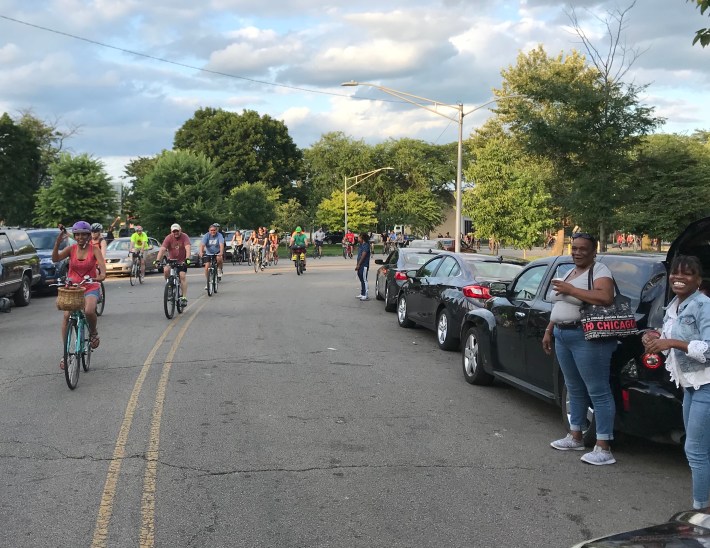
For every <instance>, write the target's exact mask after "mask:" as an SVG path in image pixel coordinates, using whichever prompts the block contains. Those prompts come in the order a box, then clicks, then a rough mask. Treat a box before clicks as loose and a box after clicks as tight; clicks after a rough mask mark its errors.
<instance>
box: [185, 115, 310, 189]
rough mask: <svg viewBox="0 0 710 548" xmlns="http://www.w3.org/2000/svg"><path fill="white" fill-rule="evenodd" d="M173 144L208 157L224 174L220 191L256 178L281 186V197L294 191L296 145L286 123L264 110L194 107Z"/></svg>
mask: <svg viewBox="0 0 710 548" xmlns="http://www.w3.org/2000/svg"><path fill="white" fill-rule="evenodd" d="M174 147H175V148H176V149H189V150H192V151H194V152H200V153H202V154H204V155H205V156H207V157H208V158H211V159H212V160H213V161H214V163H215V165H216V166H217V167H218V168H219V169H220V171H221V172H222V174H223V176H224V179H223V182H222V189H223V191H224V193H225V195H226V194H227V193H228V192H229V191H230V190H231V189H232V188H234V187H236V186H239V185H242V184H244V183H257V182H263V183H265V184H266V185H267V186H268V187H270V188H278V189H281V191H282V194H283V196H284V197H291V195H293V194H295V193H296V187H295V186H294V182H295V181H296V180H297V179H298V177H299V174H300V170H301V161H302V153H301V150H300V149H299V148H298V147H297V146H296V145H295V144H294V142H293V139H291V136H290V135H289V133H288V128H287V127H286V125H285V124H284V123H283V122H281V121H278V120H274V119H273V118H271V117H270V116H268V115H266V114H265V115H263V116H259V114H258V113H257V112H255V111H253V110H244V112H243V113H242V114H237V113H234V112H228V111H225V110H221V109H215V108H203V109H199V110H197V111H196V112H195V114H194V116H193V117H192V118H191V119H190V120H188V121H186V122H185V123H184V124H183V125H182V127H181V128H180V129H178V130H177V132H176V133H175V140H174Z"/></svg>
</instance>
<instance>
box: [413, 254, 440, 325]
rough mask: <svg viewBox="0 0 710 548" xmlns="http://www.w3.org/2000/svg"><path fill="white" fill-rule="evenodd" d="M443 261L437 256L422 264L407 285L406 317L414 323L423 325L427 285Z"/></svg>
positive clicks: (427, 293) (427, 292)
mask: <svg viewBox="0 0 710 548" xmlns="http://www.w3.org/2000/svg"><path fill="white" fill-rule="evenodd" d="M443 260H444V257H441V256H439V257H434V258H433V259H432V260H430V261H428V262H427V263H425V264H423V265H422V266H421V267H420V268H419V270H417V272H416V274H415V275H414V276H413V277H411V278H410V279H409V281H408V283H407V315H408V316H409V319H411V320H412V321H414V322H417V323H425V320H424V311H425V310H426V307H427V304H425V301H426V299H427V298H428V297H429V295H430V292H429V285H430V284H431V282H432V278H433V276H434V273H435V272H436V269H437V268H439V265H440V264H441V262H442V261H443Z"/></svg>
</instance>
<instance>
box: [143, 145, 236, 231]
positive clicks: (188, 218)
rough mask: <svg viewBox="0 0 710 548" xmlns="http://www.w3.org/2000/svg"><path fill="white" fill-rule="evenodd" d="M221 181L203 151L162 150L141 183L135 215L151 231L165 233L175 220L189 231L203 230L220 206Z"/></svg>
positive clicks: (217, 172) (217, 171)
mask: <svg viewBox="0 0 710 548" xmlns="http://www.w3.org/2000/svg"><path fill="white" fill-rule="evenodd" d="M220 182H221V179H220V173H219V170H218V169H217V167H216V166H215V165H214V163H213V162H212V161H211V160H210V159H209V158H207V157H206V156H205V155H204V154H200V153H195V152H191V151H188V150H177V151H165V152H163V153H161V154H160V155H159V156H158V158H157V161H156V162H155V166H154V167H153V169H152V170H151V171H150V172H148V173H147V175H145V178H144V180H143V182H142V184H141V193H140V197H139V199H138V201H137V203H136V208H137V211H136V214H137V217H138V218H139V219H140V220H141V224H142V225H143V227H144V228H146V230H147V231H148V232H149V233H152V234H167V233H168V230H169V229H170V225H171V224H173V223H175V222H177V223H179V224H180V226H181V227H182V229H183V230H184V231H185V232H187V233H188V234H202V233H203V232H204V231H205V230H206V229H207V227H208V226H209V225H210V224H211V223H212V222H214V219H215V218H216V215H217V214H218V210H219V209H220V208H221V206H222V202H223V198H222V194H221V190H220Z"/></svg>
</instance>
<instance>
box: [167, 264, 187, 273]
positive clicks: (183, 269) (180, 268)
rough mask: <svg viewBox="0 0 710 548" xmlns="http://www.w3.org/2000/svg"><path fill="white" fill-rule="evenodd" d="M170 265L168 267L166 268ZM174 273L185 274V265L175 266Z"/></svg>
mask: <svg viewBox="0 0 710 548" xmlns="http://www.w3.org/2000/svg"><path fill="white" fill-rule="evenodd" d="M169 267H170V265H168V268H169ZM168 272H169V271H168ZM175 272H187V265H186V264H185V263H182V264H179V265H176V266H175Z"/></svg>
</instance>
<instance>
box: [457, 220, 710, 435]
mask: <svg viewBox="0 0 710 548" xmlns="http://www.w3.org/2000/svg"><path fill="white" fill-rule="evenodd" d="M709 241H710V218H706V219H703V220H701V221H697V222H695V223H693V224H691V225H689V226H688V227H687V228H686V229H685V230H684V231H683V232H682V233H681V235H680V236H679V237H678V238H677V239H676V240H675V241H674V242H673V243H672V245H671V247H670V249H669V251H668V253H667V255H662V254H633V253H624V254H620V253H615V254H611V253H610V254H599V255H597V259H596V260H597V261H599V262H601V263H604V264H605V265H607V266H608V267H609V269H610V270H611V272H612V274H613V275H614V279H615V280H616V282H617V284H618V286H619V289H620V291H621V293H622V294H623V295H625V296H627V297H629V298H630V299H631V306H632V308H633V310H634V311H635V314H636V322H637V324H638V326H639V328H640V329H644V328H647V327H649V328H650V327H653V328H661V327H662V324H663V313H664V310H663V307H664V306H665V305H666V304H667V303H668V302H669V301H670V299H671V298H672V297H673V293H672V291H671V290H670V289H669V288H668V285H667V278H668V272H667V269H668V266H669V265H670V263H671V262H672V260H673V258H674V257H675V256H676V255H678V254H684V255H695V256H697V257H698V258H699V259H700V261H701V263H702V264H703V267H704V269H705V270H706V272H710V244H709V243H708V242H709ZM558 267H561V269H562V270H564V268H572V267H573V264H572V259H571V257H569V256H562V257H549V258H545V259H539V260H537V261H533V262H532V263H530V264H529V265H528V266H527V268H526V269H525V270H523V272H521V273H520V274H519V275H518V277H517V278H516V279H515V280H514V281H513V282H512V283H510V284H493V285H492V286H491V288H490V294H491V295H492V296H493V297H494V298H492V299H491V300H489V301H488V302H487V303H486V306H485V308H483V309H476V310H472V311H470V312H468V313H467V314H466V317H465V318H464V321H463V323H462V326H461V339H462V342H463V344H462V366H463V373H464V377H465V378H466V380H467V381H468V382H469V383H471V384H482V385H485V384H490V383H491V382H492V381H493V380H494V379H500V380H502V381H504V382H506V383H509V384H511V385H514V386H516V387H518V388H520V389H522V390H525V391H526V392H529V393H531V394H534V395H536V396H538V397H540V398H542V399H545V400H547V401H549V402H551V403H554V404H557V405H559V406H560V409H561V410H562V413H561V414H562V418H563V421H564V422H565V425H567V426H568V425H569V415H568V398H567V390H566V387H565V384H564V379H563V376H562V373H561V371H560V368H559V364H558V363H557V359H556V358H555V356H554V355H552V356H548V355H547V354H545V353H544V352H543V350H542V338H543V336H544V331H545V328H546V327H547V325H548V321H549V318H550V311H551V310H552V302H551V301H550V298H549V288H550V282H551V280H552V278H553V277H554V276H555V275H556V272H557V269H558ZM610 383H611V387H612V392H613V394H614V400H615V403H616V421H615V429H616V430H617V431H620V432H625V433H628V434H633V435H636V436H641V437H645V438H649V439H653V440H657V441H670V442H675V443H679V442H681V441H682V440H683V437H684V429H683V418H682V400H683V396H682V391H681V390H680V389H678V388H677V387H676V385H675V383H674V382H672V381H671V379H670V375H669V373H668V371H666V369H665V367H664V356H663V355H662V354H646V353H644V349H643V345H642V344H641V336H640V335H632V336H629V337H624V338H622V339H619V341H618V346H617V349H616V351H615V352H614V354H613V356H612V361H611V376H610ZM588 422H589V425H588V428H587V429H586V430H585V431H584V432H583V434H584V438H585V442H587V443H591V442H593V440H594V436H595V431H594V430H595V428H594V412H593V410H592V409H590V410H589V413H588Z"/></svg>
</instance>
